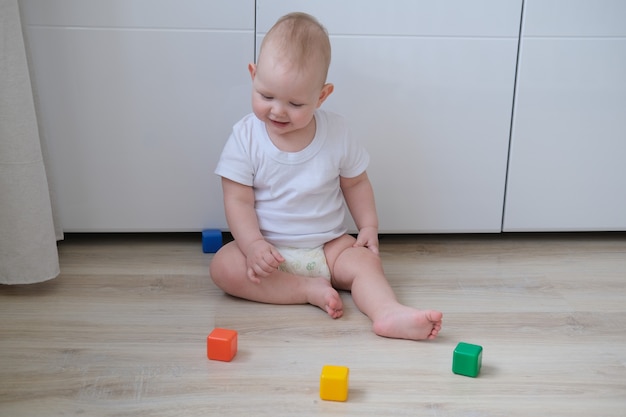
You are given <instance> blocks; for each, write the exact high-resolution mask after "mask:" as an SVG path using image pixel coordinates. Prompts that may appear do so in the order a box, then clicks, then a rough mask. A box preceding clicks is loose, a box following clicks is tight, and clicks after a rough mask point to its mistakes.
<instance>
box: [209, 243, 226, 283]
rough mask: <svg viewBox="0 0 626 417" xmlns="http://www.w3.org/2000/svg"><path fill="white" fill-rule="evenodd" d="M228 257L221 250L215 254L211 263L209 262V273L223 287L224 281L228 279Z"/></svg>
mask: <svg viewBox="0 0 626 417" xmlns="http://www.w3.org/2000/svg"><path fill="white" fill-rule="evenodd" d="M225 258H226V257H225V256H223V254H222V253H220V251H218V252H217V253H216V254H215V255H213V259H211V263H210V264H209V275H210V277H211V280H213V282H214V283H215V285H217V286H218V287H220V288H223V286H224V283H225V282H226V281H227V279H228V278H227V275H228V265H227V262H226V259H225Z"/></svg>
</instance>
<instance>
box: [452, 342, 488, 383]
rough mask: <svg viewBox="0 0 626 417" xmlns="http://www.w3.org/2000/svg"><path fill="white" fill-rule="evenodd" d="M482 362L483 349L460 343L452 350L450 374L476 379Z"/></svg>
mask: <svg viewBox="0 0 626 417" xmlns="http://www.w3.org/2000/svg"><path fill="white" fill-rule="evenodd" d="M482 361H483V347H482V346H478V345H472V344H471V343H464V342H461V343H459V344H458V345H457V346H456V349H454V355H453V357H452V372H454V373H455V374H459V375H465V376H471V377H472V378H476V377H477V376H478V373H479V372H480V367H481V365H482Z"/></svg>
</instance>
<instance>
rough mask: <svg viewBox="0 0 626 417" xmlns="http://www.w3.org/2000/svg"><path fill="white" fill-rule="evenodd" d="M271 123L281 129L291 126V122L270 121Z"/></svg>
mask: <svg viewBox="0 0 626 417" xmlns="http://www.w3.org/2000/svg"><path fill="white" fill-rule="evenodd" d="M270 121H271V122H272V124H274V125H276V126H279V127H284V126H287V125H288V124H289V122H279V121H278V120H272V119H270Z"/></svg>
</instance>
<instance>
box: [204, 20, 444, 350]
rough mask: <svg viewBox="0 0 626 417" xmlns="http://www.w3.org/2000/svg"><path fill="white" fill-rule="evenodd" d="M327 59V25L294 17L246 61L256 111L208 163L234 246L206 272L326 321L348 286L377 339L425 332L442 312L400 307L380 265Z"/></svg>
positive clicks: (360, 159) (366, 191)
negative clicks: (329, 108) (333, 101)
mask: <svg viewBox="0 0 626 417" xmlns="http://www.w3.org/2000/svg"><path fill="white" fill-rule="evenodd" d="M330 55H331V53H330V40H329V38H328V34H327V32H326V30H325V28H324V27H323V26H322V25H321V24H320V23H319V22H318V21H317V20H316V19H315V18H313V17H312V16H309V15H307V14H304V13H292V14H288V15H286V16H283V17H282V18H280V19H279V20H278V21H277V22H276V24H275V25H274V26H273V27H272V28H271V29H270V31H269V32H268V33H267V35H266V36H265V38H264V40H263V43H262V45H261V49H260V52H259V57H258V60H257V64H256V65H255V64H249V66H248V70H249V71H250V76H251V77H252V110H253V113H252V114H249V115H247V116H246V117H244V118H243V119H242V120H241V121H239V122H238V123H237V124H236V125H235V126H234V128H233V132H232V134H231V136H230V138H229V139H228V141H227V143H226V145H225V147H224V150H223V152H222V155H221V158H220V161H219V163H218V166H217V169H216V174H218V175H219V176H221V177H222V188H223V193H224V207H225V211H226V219H227V221H228V225H229V228H230V231H231V233H232V235H233V237H234V241H233V242H230V243H228V244H226V245H224V246H223V247H222V248H221V249H220V250H219V251H218V252H217V253H216V254H215V256H214V258H213V260H212V261H211V266H210V273H211V278H212V279H213V281H214V282H215V284H216V285H217V286H218V287H220V288H221V289H222V290H224V291H225V292H226V293H228V294H231V295H233V296H236V297H241V298H245V299H248V300H253V301H257V302H263V303H273V304H306V303H309V304H312V305H315V306H317V307H319V308H321V309H323V310H324V311H326V313H328V315H329V316H330V317H332V318H334V319H336V318H339V317H341V316H342V314H343V303H342V300H341V297H340V295H339V293H338V291H337V290H345V291H351V293H352V297H353V299H354V302H355V304H356V305H357V307H358V308H359V309H360V310H361V311H362V312H363V313H364V314H366V315H367V316H368V317H369V318H370V319H371V321H372V327H373V330H374V332H375V333H376V334H378V335H380V336H384V337H392V338H402V339H414V340H421V339H434V338H435V337H436V336H437V334H438V333H439V331H440V330H441V322H442V313H441V312H439V311H435V310H418V309H414V308H412V307H408V306H405V305H402V304H400V303H399V302H398V301H397V299H396V296H395V294H394V292H393V290H392V289H391V286H390V285H389V283H388V281H387V278H386V277H385V274H384V272H383V267H382V263H381V259H380V256H379V253H378V216H377V213H376V206H375V202H374V193H373V190H372V186H371V184H370V181H369V179H368V176H367V172H366V168H367V165H368V163H369V155H368V154H367V152H366V151H365V150H364V148H362V147H361V146H360V145H359V143H358V142H357V141H356V140H355V139H353V138H352V137H351V136H350V134H349V132H348V129H347V127H346V124H345V122H344V119H343V118H342V117H340V116H338V115H336V114H334V113H330V112H326V111H324V110H321V109H320V106H321V105H322V103H323V102H324V101H325V100H326V99H327V98H328V96H329V95H330V94H331V93H332V92H333V89H334V86H333V85H332V84H329V83H327V82H326V77H327V73H328V68H329V65H330ZM345 205H347V207H348V209H349V211H350V213H351V215H352V218H353V219H354V222H355V224H356V225H357V227H358V230H359V232H358V236H357V238H356V239H355V238H354V237H352V236H351V235H349V234H347V229H346V227H345V226H344V215H345V212H346V210H345Z"/></svg>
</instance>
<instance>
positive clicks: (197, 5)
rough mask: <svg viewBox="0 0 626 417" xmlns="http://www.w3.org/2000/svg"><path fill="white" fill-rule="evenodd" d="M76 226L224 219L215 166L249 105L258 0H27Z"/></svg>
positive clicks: (64, 209) (46, 123)
mask: <svg viewBox="0 0 626 417" xmlns="http://www.w3.org/2000/svg"><path fill="white" fill-rule="evenodd" d="M20 6H21V11H22V15H23V21H24V29H25V33H26V39H27V42H28V46H29V52H30V55H31V63H32V68H33V83H34V85H35V87H36V88H37V91H38V96H39V97H38V111H39V116H40V119H41V128H42V133H43V135H44V138H45V140H46V142H47V145H48V148H49V153H50V159H49V161H48V162H49V168H50V172H51V174H52V175H51V180H52V182H53V184H54V186H55V187H56V191H57V194H58V199H59V203H60V216H61V220H62V223H63V227H64V229H65V230H66V231H69V232H72V231H170V230H171V231H187V230H199V229H201V228H203V227H225V225H226V222H225V219H224V213H223V205H222V199H221V188H220V184H219V180H218V178H217V177H216V176H215V175H214V174H213V169H214V167H215V165H216V162H217V158H218V156H219V153H220V151H221V149H222V146H223V144H224V142H225V141H226V138H227V137H228V134H229V132H230V130H231V127H232V125H233V124H234V123H235V122H236V121H237V119H238V118H239V117H241V115H242V114H244V113H245V112H247V111H249V75H248V72H247V64H248V62H250V61H251V60H252V59H253V56H254V0H236V1H228V2H226V1H220V2H207V1H202V0H184V1H181V0H160V1H147V0H108V1H97V0H54V1H50V0H21V1H20Z"/></svg>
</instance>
